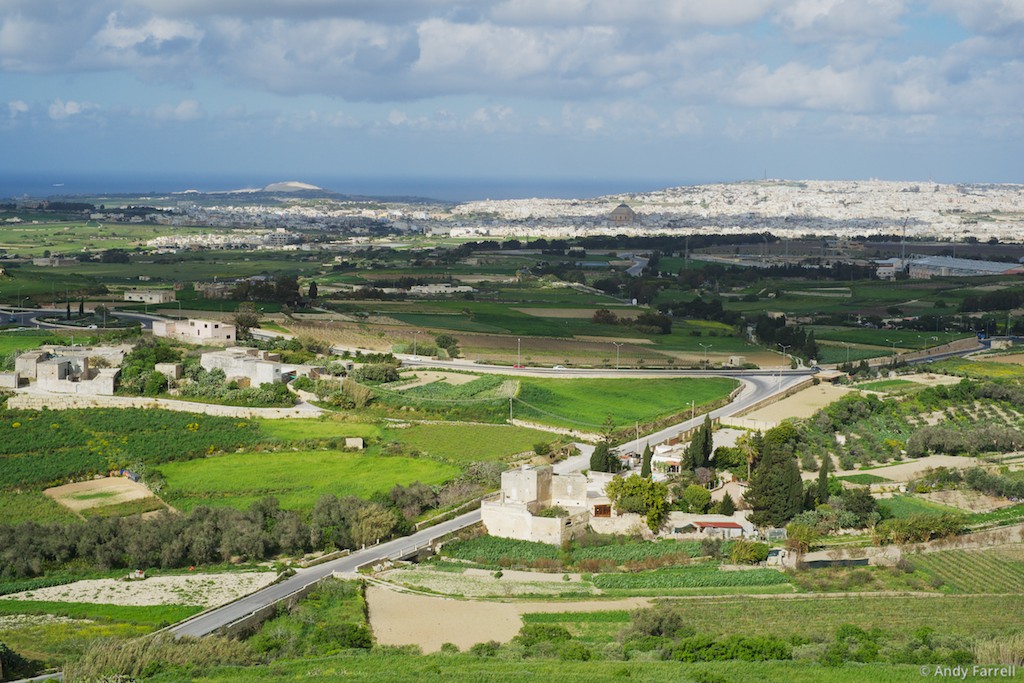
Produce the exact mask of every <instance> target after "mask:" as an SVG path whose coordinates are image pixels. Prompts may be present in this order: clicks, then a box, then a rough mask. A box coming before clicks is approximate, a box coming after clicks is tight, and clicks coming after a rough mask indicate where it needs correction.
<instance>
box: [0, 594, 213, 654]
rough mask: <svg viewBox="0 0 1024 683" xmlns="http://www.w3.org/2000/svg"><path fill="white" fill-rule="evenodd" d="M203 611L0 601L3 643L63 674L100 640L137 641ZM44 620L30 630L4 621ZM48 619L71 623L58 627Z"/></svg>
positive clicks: (181, 608)
mask: <svg viewBox="0 0 1024 683" xmlns="http://www.w3.org/2000/svg"><path fill="white" fill-rule="evenodd" d="M202 609H203V608H202V607H188V606H180V605H162V606H150V607H122V606H117V605H94V604H87V603H73V602H37V601H26V600H0V642H2V643H5V644H6V645H7V646H8V647H10V648H11V649H12V650H14V651H15V652H17V653H18V654H20V655H22V656H23V657H26V658H28V659H31V660H35V661H37V662H40V663H41V664H42V665H43V666H44V667H56V668H59V667H61V666H63V665H64V663H65V662H67V661H68V659H74V658H76V657H78V656H79V655H81V654H82V652H83V651H84V650H85V648H86V647H88V645H89V644H90V643H92V642H93V641H95V640H97V639H113V640H123V639H126V638H137V637H139V636H143V635H146V634H147V633H151V632H152V631H154V630H156V629H158V628H161V627H163V626H165V625H168V624H173V623H175V622H178V621H181V620H182V619H186V618H188V617H190V616H192V615H193V614H196V613H197V612H200V611H202ZM14 615H39V619H38V620H37V621H34V622H31V623H29V624H25V625H15V624H10V625H4V624H3V623H2V619H3V617H8V616H14ZM47 615H55V616H57V617H66V618H69V619H73V621H58V620H55V619H53V618H52V617H48V616H47Z"/></svg>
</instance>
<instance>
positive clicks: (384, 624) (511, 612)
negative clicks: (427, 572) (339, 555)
mask: <svg viewBox="0 0 1024 683" xmlns="http://www.w3.org/2000/svg"><path fill="white" fill-rule="evenodd" d="M366 602H367V604H368V605H369V610H370V626H371V627H372V628H373V633H374V636H375V637H376V638H377V642H378V643H380V644H382V645H419V646H420V647H421V648H423V651H424V652H436V651H438V650H440V649H441V645H442V644H444V643H454V644H455V645H458V646H459V649H462V650H464V649H466V648H468V647H471V646H473V645H475V644H477V643H485V642H487V641H489V640H496V641H498V642H502V643H504V642H508V641H509V640H512V638H513V637H515V635H516V634H517V633H519V629H520V628H521V627H522V625H523V619H522V615H523V614H528V613H530V612H600V611H605V610H621V609H627V610H629V609H638V608H641V607H648V606H650V604H651V601H650V600H649V599H647V598H629V599H626V600H604V601H601V600H588V601H584V602H474V601H471V600H452V599H449V598H440V597H432V596H425V595H414V594H411V593H399V592H396V591H392V590H388V589H385V588H380V587H377V586H370V587H369V588H367V591H366Z"/></svg>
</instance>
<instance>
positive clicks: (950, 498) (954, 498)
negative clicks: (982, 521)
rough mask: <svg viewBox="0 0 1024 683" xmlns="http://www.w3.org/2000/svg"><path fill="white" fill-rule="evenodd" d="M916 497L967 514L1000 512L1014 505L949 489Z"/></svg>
mask: <svg viewBox="0 0 1024 683" xmlns="http://www.w3.org/2000/svg"><path fill="white" fill-rule="evenodd" d="M917 495H918V497H920V498H924V499H925V500H930V501H931V502H933V503H940V504H942V505H949V506H950V507H955V508H959V509H961V510H966V511H968V512H992V511H993V510H1001V509H1003V508H1005V507H1010V506H1011V505H1016V503H1013V502H1011V501H1009V500H1007V499H1006V498H997V497H996V496H988V495H985V494H984V493H979V492H978V491H971V490H970V489H966V490H965V489H950V490H948V491H932V492H931V493H919V494H917Z"/></svg>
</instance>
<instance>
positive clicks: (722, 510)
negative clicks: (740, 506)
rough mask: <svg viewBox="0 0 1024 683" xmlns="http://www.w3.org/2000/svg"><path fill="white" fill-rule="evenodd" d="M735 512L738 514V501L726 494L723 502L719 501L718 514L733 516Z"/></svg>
mask: <svg viewBox="0 0 1024 683" xmlns="http://www.w3.org/2000/svg"><path fill="white" fill-rule="evenodd" d="M734 512H736V501H734V500H733V499H732V496H731V495H729V494H728V493H726V494H725V496H724V497H723V498H722V500H720V501H718V514H720V515H731V514H732V513H734Z"/></svg>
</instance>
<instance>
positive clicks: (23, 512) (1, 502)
mask: <svg viewBox="0 0 1024 683" xmlns="http://www.w3.org/2000/svg"><path fill="white" fill-rule="evenodd" d="M0 519H2V520H3V523H4V524H20V523H21V522H29V521H31V522H37V523H39V524H49V523H51V522H73V521H75V520H76V519H78V518H77V517H75V516H74V515H73V514H72V513H71V512H70V511H69V510H68V509H67V508H65V507H63V506H61V505H59V504H57V503H56V502H55V501H54V500H53V499H52V498H49V497H47V496H44V495H43V494H42V492H41V491H0Z"/></svg>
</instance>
